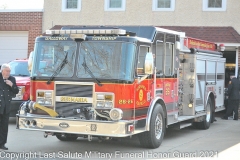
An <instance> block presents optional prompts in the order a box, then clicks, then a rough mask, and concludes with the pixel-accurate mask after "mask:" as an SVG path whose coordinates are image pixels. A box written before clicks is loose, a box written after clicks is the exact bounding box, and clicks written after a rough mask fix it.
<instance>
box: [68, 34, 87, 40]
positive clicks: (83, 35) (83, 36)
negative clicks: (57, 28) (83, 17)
mask: <svg viewBox="0 0 240 160" xmlns="http://www.w3.org/2000/svg"><path fill="white" fill-rule="evenodd" d="M70 38H72V39H73V40H75V39H83V40H85V39H86V35H85V34H70Z"/></svg>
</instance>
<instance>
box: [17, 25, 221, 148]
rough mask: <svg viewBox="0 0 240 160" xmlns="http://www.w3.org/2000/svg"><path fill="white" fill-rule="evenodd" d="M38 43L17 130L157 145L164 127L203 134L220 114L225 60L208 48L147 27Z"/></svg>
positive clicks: (74, 31)
mask: <svg viewBox="0 0 240 160" xmlns="http://www.w3.org/2000/svg"><path fill="white" fill-rule="evenodd" d="M46 34H47V36H41V37H37V38H36V43H35V49H34V53H35V54H34V56H33V59H32V62H30V64H32V69H31V96H30V98H31V101H28V102H26V103H24V104H23V105H22V106H21V110H20V112H19V114H18V115H17V117H18V118H17V127H18V129H23V130H29V131H30V130H31V131H33V130H35V131H43V132H44V136H45V137H47V136H48V135H55V136H56V137H57V138H58V139H59V140H62V141H70V140H76V139H77V138H78V137H85V138H88V140H92V137H98V138H100V139H111V138H113V137H127V136H132V135H135V134H137V135H138V136H139V141H140V144H141V145H142V146H144V147H147V148H157V147H159V146H160V144H161V142H162V140H163V137H164V134H165V130H166V128H167V127H169V126H174V127H178V128H184V127H187V126H190V125H195V126H196V127H197V128H200V129H208V128H209V127H210V124H211V123H212V122H213V117H214V113H215V112H218V111H220V110H223V109H224V108H225V107H224V103H223V100H224V99H223V98H224V93H223V92H224V71H225V69H224V68H225V59H224V58H222V54H221V53H220V52H218V51H217V50H216V45H215V44H214V43H212V42H207V41H202V40H198V39H194V38H189V37H186V36H185V33H183V32H176V31H172V30H167V29H163V28H158V27H153V26H119V27H102V26H101V27H96V26H89V27H88V26H76V27H63V28H62V29H61V30H48V31H47V32H46Z"/></svg>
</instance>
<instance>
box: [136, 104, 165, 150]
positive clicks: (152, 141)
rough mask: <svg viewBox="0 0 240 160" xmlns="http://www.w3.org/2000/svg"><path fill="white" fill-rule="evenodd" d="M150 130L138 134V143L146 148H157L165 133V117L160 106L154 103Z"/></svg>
mask: <svg viewBox="0 0 240 160" xmlns="http://www.w3.org/2000/svg"><path fill="white" fill-rule="evenodd" d="M149 127H150V130H149V131H146V132H143V133H140V134H139V135H138V138H139V141H140V144H141V145H142V146H143V147H146V148H158V147H159V146H160V145H161V143H162V140H163V137H164V133H165V118H164V112H163V109H162V106H161V105H160V104H156V105H155V107H154V109H153V113H152V116H151V119H150V126H149Z"/></svg>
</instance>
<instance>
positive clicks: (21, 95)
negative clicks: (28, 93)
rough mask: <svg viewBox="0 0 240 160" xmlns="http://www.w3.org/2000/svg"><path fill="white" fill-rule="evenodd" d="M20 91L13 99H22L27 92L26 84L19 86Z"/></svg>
mask: <svg viewBox="0 0 240 160" xmlns="http://www.w3.org/2000/svg"><path fill="white" fill-rule="evenodd" d="M18 89H19V92H18V94H16V97H14V98H12V99H13V100H22V99H23V95H24V93H25V86H18Z"/></svg>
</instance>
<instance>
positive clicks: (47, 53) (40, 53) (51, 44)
mask: <svg viewBox="0 0 240 160" xmlns="http://www.w3.org/2000/svg"><path fill="white" fill-rule="evenodd" d="M35 50H36V55H35V58H34V63H33V64H34V66H33V71H32V76H43V77H51V76H52V75H53V73H54V72H55V71H56V70H57V68H58V67H59V66H60V65H61V63H62V61H63V60H64V58H65V57H66V54H68V56H67V62H68V63H67V64H66V65H65V66H64V67H63V68H62V70H61V71H60V72H59V73H58V74H57V75H56V77H72V76H73V72H74V65H75V57H76V42H74V41H48V42H46V41H45V42H38V43H37V44H36V48H35Z"/></svg>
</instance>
